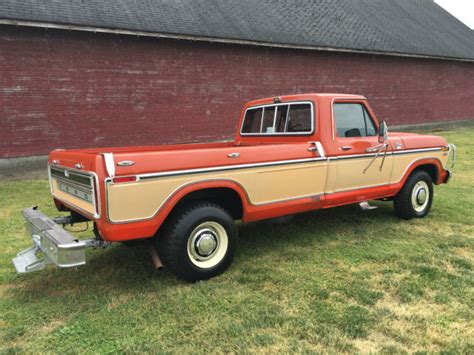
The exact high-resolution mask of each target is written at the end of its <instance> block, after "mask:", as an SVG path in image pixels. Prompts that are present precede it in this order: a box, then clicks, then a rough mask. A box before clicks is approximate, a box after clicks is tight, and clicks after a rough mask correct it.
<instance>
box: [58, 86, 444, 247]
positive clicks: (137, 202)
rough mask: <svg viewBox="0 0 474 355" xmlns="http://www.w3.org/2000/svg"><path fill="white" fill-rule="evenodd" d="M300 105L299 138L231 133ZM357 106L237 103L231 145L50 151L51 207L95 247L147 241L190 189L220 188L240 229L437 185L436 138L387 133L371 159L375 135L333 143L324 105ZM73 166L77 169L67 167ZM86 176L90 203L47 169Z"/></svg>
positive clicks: (334, 99) (328, 98)
mask: <svg viewBox="0 0 474 355" xmlns="http://www.w3.org/2000/svg"><path fill="white" fill-rule="evenodd" d="M275 101H276V102H277V103H278V104H280V102H281V103H298V102H309V103H311V106H312V119H313V125H312V131H311V132H308V133H299V134H266V135H247V134H242V133H241V127H242V123H243V118H244V115H245V112H246V110H247V109H249V108H254V107H257V106H266V105H272V104H274V103H275ZM339 102H354V103H360V104H361V105H363V106H364V107H365V108H366V109H367V111H368V113H369V115H370V117H371V119H372V120H373V122H374V124H375V126H376V127H377V128H378V126H379V123H378V121H377V119H376V117H375V114H374V113H373V111H372V109H371V107H370V105H369V103H368V102H367V100H366V99H365V98H364V97H362V96H356V95H339V94H306V95H293V96H283V97H279V98H278V99H276V100H275V98H267V99H262V100H256V101H252V102H249V103H248V104H246V105H245V106H244V108H243V110H242V113H241V119H240V122H239V124H238V125H237V132H236V137H235V140H234V141H233V142H225V143H207V144H183V145H169V146H147V147H133V148H105V149H81V150H67V151H61V150H56V151H53V152H52V153H51V154H50V156H49V166H50V169H55V170H54V171H55V174H51V191H52V194H53V197H54V199H55V202H56V205H57V206H58V208H59V209H63V210H64V209H70V210H74V211H76V212H78V213H80V214H82V215H84V216H86V217H87V218H89V219H91V220H93V221H94V222H95V223H96V226H97V229H98V231H99V233H100V235H101V236H102V238H103V239H104V240H107V241H125V240H131V239H138V238H148V237H152V236H154V235H155V234H156V232H157V231H158V230H159V228H160V226H161V225H162V223H163V222H164V221H165V220H166V218H167V217H168V216H169V214H170V213H171V211H173V208H174V207H175V206H176V205H177V204H178V203H179V202H180V201H181V200H182V199H183V198H186V196H189V194H191V193H195V192H197V191H204V190H205V191H212V189H220V190H219V191H222V189H226V191H227V190H228V191H232V193H233V194H234V195H235V196H236V197H237V198H238V203H240V204H241V216H238V217H239V218H241V219H242V220H243V221H244V222H248V221H257V220H261V219H266V218H272V217H277V216H282V215H288V214H294V213H299V212H304V211H309V210H314V209H319V208H329V207H334V206H339V205H344V204H350V203H356V202H360V201H366V200H371V199H380V198H390V197H393V196H395V195H396V194H397V193H398V191H399V190H400V189H401V188H402V186H403V184H404V182H405V180H406V179H407V177H408V176H409V175H410V173H411V172H412V171H413V170H414V169H416V168H423V169H425V170H426V171H428V172H429V173H430V174H431V176H432V177H433V180H434V183H435V184H441V183H443V182H446V180H447V178H448V176H449V173H448V166H447V165H448V158H449V155H450V146H449V145H448V143H447V142H446V141H445V140H444V139H443V138H441V137H438V136H431V135H418V134H410V133H397V132H391V133H390V134H389V136H388V140H387V142H386V143H387V146H386V148H385V149H383V151H381V152H380V153H379V155H378V156H377V151H378V150H379V149H378V147H380V142H379V141H378V137H377V136H371V137H351V138H345V137H338V136H337V134H336V129H335V122H334V117H333V106H334V104H336V103H339ZM78 166H82V168H81V169H77V167H78ZM58 171H63V172H64V173H65V174H67V172H68V171H72V172H79V174H86V175H87V176H90V179H91V180H90V181H91V182H92V183H93V185H94V193H95V196H94V200H93V201H91V202H90V203H89V206H88V205H87V201H86V200H84V199H81V198H80V197H78V195H80V194H81V193H80V192H78V194H76V195H74V194H71V193H68V192H65V191H62V190H60V189H59V188H58V182H59V181H60V180H63V181H66V183H67V178H66V177H65V178H62V177H58V174H57V172H58Z"/></svg>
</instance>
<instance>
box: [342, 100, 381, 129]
mask: <svg viewBox="0 0 474 355" xmlns="http://www.w3.org/2000/svg"><path fill="white" fill-rule="evenodd" d="M333 109H334V120H335V125H336V132H337V135H338V137H343V138H345V137H370V136H375V135H376V133H377V131H376V129H375V125H374V123H373V121H372V120H371V118H370V115H369V113H368V112H367V110H366V108H365V107H364V106H363V105H362V104H358V103H346V102H344V103H342V102H341V103H335V104H334V107H333Z"/></svg>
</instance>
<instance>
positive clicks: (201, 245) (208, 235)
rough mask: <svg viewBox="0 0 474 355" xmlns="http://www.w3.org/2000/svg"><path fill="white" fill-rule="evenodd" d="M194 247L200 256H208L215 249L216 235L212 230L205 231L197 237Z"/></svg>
mask: <svg viewBox="0 0 474 355" xmlns="http://www.w3.org/2000/svg"><path fill="white" fill-rule="evenodd" d="M194 247H195V249H196V253H198V254H199V255H200V256H203V257H206V256H209V255H211V254H212V253H213V252H214V250H216V247H217V237H216V236H215V234H214V233H213V232H211V231H205V232H203V233H202V234H200V235H199V236H198V237H197V239H196V241H195V244H194Z"/></svg>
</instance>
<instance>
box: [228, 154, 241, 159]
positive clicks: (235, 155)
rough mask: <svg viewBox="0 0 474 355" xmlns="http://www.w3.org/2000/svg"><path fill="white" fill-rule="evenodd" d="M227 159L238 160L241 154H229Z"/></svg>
mask: <svg viewBox="0 0 474 355" xmlns="http://www.w3.org/2000/svg"><path fill="white" fill-rule="evenodd" d="M227 157H228V158H238V157H240V153H230V154H227Z"/></svg>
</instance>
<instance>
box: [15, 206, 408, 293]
mask: <svg viewBox="0 0 474 355" xmlns="http://www.w3.org/2000/svg"><path fill="white" fill-rule="evenodd" d="M375 204H377V205H378V207H379V208H378V209H376V210H371V211H362V210H360V208H359V207H358V205H349V206H343V207H338V208H332V209H328V210H318V211H313V212H307V213H303V214H299V215H295V216H289V217H283V218H277V219H271V220H266V221H261V222H255V223H249V224H239V226H238V229H239V236H240V238H239V246H238V249H237V257H236V260H234V267H235V268H238V267H239V264H241V263H242V260H245V258H252V259H258V258H261V257H264V256H266V255H267V254H268V253H271V252H272V251H275V249H276V248H278V249H279V250H281V249H282V248H283V252H285V250H284V249H285V248H293V247H300V246H305V247H306V246H308V245H310V246H315V247H318V246H321V245H323V246H324V245H325V244H327V243H330V242H332V241H335V240H341V242H344V240H345V239H354V238H357V239H364V238H374V237H375V238H388V237H389V236H387V235H386V234H384V233H383V231H384V229H385V228H386V226H387V225H390V224H395V223H397V222H396V221H399V220H398V219H396V218H395V216H394V213H393V209H392V208H391V204H389V203H382V202H376V203H375ZM368 230H369V231H371V232H370V233H367V231H368ZM87 257H88V262H87V264H86V266H84V267H81V268H78V269H54V268H49V269H47V270H44V271H42V272H39V273H33V274H30V275H19V276H17V281H18V282H19V286H20V287H18V288H15V289H14V290H12V291H13V292H18V294H17V295H15V297H20V298H21V297H24V298H25V299H24V301H28V300H30V301H31V294H34V295H35V298H36V299H37V298H41V297H52V296H53V297H54V296H55V295H57V296H62V295H71V296H80V294H81V293H89V292H91V291H93V290H97V291H99V290H100V291H103V292H106V293H107V292H113V293H115V292H117V291H118V292H129V291H130V292H131V291H133V292H156V291H157V290H163V289H165V288H166V287H175V286H177V285H184V284H183V283H182V282H181V281H178V280H176V279H175V277H174V276H173V275H172V274H171V273H170V272H168V271H167V270H166V269H165V270H162V271H156V270H155V269H154V268H153V264H152V261H151V257H150V255H149V251H148V246H147V244H146V243H143V244H138V245H137V246H135V247H125V246H123V245H120V244H116V245H113V246H111V247H109V248H108V249H105V250H92V251H90V252H88V255H87ZM12 282H13V283H16V282H15V281H14V280H12Z"/></svg>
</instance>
